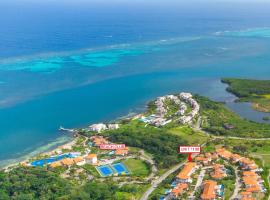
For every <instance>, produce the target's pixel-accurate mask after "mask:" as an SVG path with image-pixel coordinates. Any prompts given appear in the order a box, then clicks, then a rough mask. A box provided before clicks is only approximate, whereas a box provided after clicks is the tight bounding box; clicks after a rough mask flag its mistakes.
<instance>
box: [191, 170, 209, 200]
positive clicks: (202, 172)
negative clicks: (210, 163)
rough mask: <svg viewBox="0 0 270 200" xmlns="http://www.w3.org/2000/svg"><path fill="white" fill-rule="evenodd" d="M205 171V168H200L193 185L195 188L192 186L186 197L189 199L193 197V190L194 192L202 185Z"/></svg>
mask: <svg viewBox="0 0 270 200" xmlns="http://www.w3.org/2000/svg"><path fill="white" fill-rule="evenodd" d="M205 172H206V168H202V170H201V172H200V175H199V177H198V179H197V183H196V185H195V188H194V190H193V192H192V194H191V195H190V196H189V198H188V199H190V200H193V199H195V192H196V191H197V190H198V188H199V187H200V186H201V185H202V181H203V178H204V176H205Z"/></svg>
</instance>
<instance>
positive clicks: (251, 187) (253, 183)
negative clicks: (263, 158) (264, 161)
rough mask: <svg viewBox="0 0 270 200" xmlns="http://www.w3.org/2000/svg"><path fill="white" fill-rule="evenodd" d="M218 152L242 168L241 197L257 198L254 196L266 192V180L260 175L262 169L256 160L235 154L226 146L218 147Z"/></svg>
mask: <svg viewBox="0 0 270 200" xmlns="http://www.w3.org/2000/svg"><path fill="white" fill-rule="evenodd" d="M217 153H218V154H219V156H220V157H222V158H223V159H225V160H227V161H230V162H232V163H233V164H238V166H239V168H240V169H241V173H240V175H241V183H242V192H241V193H240V194H239V198H240V199H249V200H253V199H254V200H255V198H254V196H257V195H258V194H259V193H265V192H266V188H265V187H264V184H263V182H264V181H263V179H262V177H261V176H260V172H262V169H260V168H259V167H258V166H257V164H256V163H255V162H254V160H251V159H249V158H246V157H242V156H241V155H239V154H233V153H231V152H230V151H227V150H226V149H224V148H222V149H218V150H217Z"/></svg>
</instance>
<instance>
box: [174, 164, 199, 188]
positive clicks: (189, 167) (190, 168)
mask: <svg viewBox="0 0 270 200" xmlns="http://www.w3.org/2000/svg"><path fill="white" fill-rule="evenodd" d="M196 169H197V165H196V163H194V162H188V163H186V164H185V166H184V168H183V169H182V170H181V172H180V173H179V174H178V175H177V176H176V181H177V182H179V183H192V178H191V175H192V174H193V173H194V172H195V171H196Z"/></svg>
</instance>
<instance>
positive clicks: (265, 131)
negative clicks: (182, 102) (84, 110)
mask: <svg viewBox="0 0 270 200" xmlns="http://www.w3.org/2000/svg"><path fill="white" fill-rule="evenodd" d="M195 99H196V100H197V101H198V102H199V104H200V106H201V109H200V114H201V115H202V116H203V117H205V118H206V120H207V123H203V124H202V129H203V130H205V131H207V132H209V133H211V134H214V135H220V136H236V137H253V138H255V137H270V134H269V133H270V125H269V124H263V123H257V122H253V121H249V120H246V119H243V118H241V117H240V116H239V115H237V114H236V113H234V112H232V111H231V110H229V109H228V108H226V107H225V105H224V104H222V103H218V102H214V101H211V100H209V99H208V98H206V97H201V96H195Z"/></svg>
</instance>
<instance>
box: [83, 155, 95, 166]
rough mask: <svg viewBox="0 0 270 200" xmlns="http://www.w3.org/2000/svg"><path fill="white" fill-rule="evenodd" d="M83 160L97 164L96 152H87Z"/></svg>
mask: <svg viewBox="0 0 270 200" xmlns="http://www.w3.org/2000/svg"><path fill="white" fill-rule="evenodd" d="M85 161H86V163H89V164H92V165H96V164H98V160H97V154H89V155H88V156H86V158H85Z"/></svg>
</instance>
